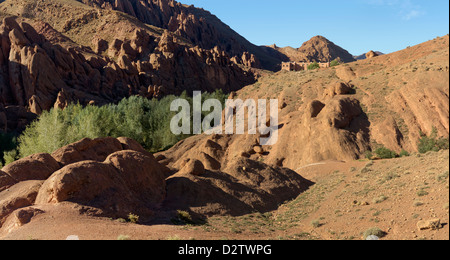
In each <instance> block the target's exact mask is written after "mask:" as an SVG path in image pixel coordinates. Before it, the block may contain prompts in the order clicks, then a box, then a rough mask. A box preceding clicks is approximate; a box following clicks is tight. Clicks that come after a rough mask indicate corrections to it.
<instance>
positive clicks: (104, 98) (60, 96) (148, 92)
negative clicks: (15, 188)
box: [0, 18, 254, 130]
mask: <svg viewBox="0 0 450 260" xmlns="http://www.w3.org/2000/svg"><path fill="white" fill-rule="evenodd" d="M35 27H36V28H37V29H35ZM58 35H59V33H58V32H57V31H55V30H54V29H52V28H51V27H50V25H48V24H45V23H42V22H37V23H36V25H35V26H32V25H30V24H28V23H25V22H18V20H17V19H15V18H6V19H4V21H3V23H2V25H1V27H0V42H1V46H0V53H1V54H2V55H0V105H1V106H2V107H1V108H0V127H1V128H3V129H6V128H7V129H12V130H16V129H17V128H18V129H19V130H21V129H22V130H23V127H24V125H26V124H27V122H29V121H30V120H32V119H34V117H33V116H32V114H35V115H36V114H40V113H42V112H43V111H45V110H49V109H50V108H54V107H55V108H64V107H65V106H67V105H68V104H70V103H77V102H79V103H81V104H84V105H87V104H95V105H103V104H106V103H114V102H118V101H119V100H121V99H122V98H124V97H129V96H131V95H141V96H145V97H148V98H153V97H162V96H164V95H168V94H176V95H179V94H181V93H182V92H183V91H188V93H190V92H192V91H193V90H201V91H210V92H211V91H214V90H216V89H222V90H224V91H225V92H227V91H233V90H237V89H240V88H241V87H243V86H244V85H246V84H250V83H252V82H253V81H254V76H253V75H252V73H250V72H246V71H243V70H242V69H241V68H240V67H239V66H237V65H236V64H234V63H232V62H231V61H230V58H229V57H228V55H227V54H226V53H224V52H222V51H220V50H219V49H218V48H213V49H211V50H204V49H201V48H200V47H198V46H195V47H189V46H186V45H180V44H178V43H177V40H176V39H175V38H174V36H173V35H172V34H171V33H169V32H168V31H165V32H164V33H163V34H162V35H161V36H160V37H154V36H152V35H150V33H149V32H147V31H145V30H142V29H139V28H137V29H135V31H134V34H133V35H132V36H131V38H130V39H115V40H114V41H113V42H112V43H108V42H107V41H104V40H102V39H99V40H98V41H97V50H96V51H97V52H98V53H99V54H106V56H102V55H99V54H97V53H94V52H93V51H91V50H89V49H88V48H85V47H74V46H76V45H74V44H73V42H71V41H70V40H69V39H67V38H64V36H58ZM61 42H62V43H64V44H62V45H63V46H66V47H62V46H61V45H60V44H61ZM248 62H250V63H251V61H248ZM205 64H206V65H205ZM14 107H16V108H17V109H18V111H17V112H16V113H15V114H16V115H17V116H13V115H12V113H14V111H13V108H14ZM27 113H31V114H30V115H28V114H27ZM5 118H6V119H5Z"/></svg>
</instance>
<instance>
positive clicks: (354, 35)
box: [179, 0, 449, 55]
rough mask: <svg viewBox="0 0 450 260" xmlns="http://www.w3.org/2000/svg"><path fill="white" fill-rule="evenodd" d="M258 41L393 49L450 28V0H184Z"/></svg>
mask: <svg viewBox="0 0 450 260" xmlns="http://www.w3.org/2000/svg"><path fill="white" fill-rule="evenodd" d="M179 2H181V3H183V4H193V5H195V6H196V7H202V8H204V9H206V10H208V11H210V12H211V13H213V14H215V15H216V16H217V17H218V18H219V19H221V20H222V21H223V22H224V23H226V24H228V25H229V26H230V27H231V28H233V29H234V30H235V31H236V32H238V33H239V34H241V35H242V36H244V37H245V38H246V39H248V40H249V41H250V42H252V43H254V44H257V45H270V44H273V43H275V44H277V45H278V46H281V47H284V46H292V47H296V48H298V47H300V46H301V44H302V43H303V42H305V41H307V40H309V39H310V38H311V37H313V36H316V35H322V36H325V37H326V38H328V39H329V40H331V41H332V42H334V43H335V44H337V45H339V46H341V47H343V48H344V49H346V50H348V51H349V52H350V53H352V54H354V55H359V54H363V53H366V52H367V51H369V50H376V51H382V52H384V53H390V52H394V51H398V50H401V49H404V48H406V47H407V46H413V45H416V44H419V43H422V42H425V41H428V40H431V39H433V38H435V37H437V36H443V35H446V34H448V33H449V1H448V0H427V1H424V0H341V1H337V0H334V1H332V0H320V1H314V0H310V1H304V0H276V1H273V0H270V1H269V0H227V1H224V0H179Z"/></svg>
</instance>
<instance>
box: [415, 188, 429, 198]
mask: <svg viewBox="0 0 450 260" xmlns="http://www.w3.org/2000/svg"><path fill="white" fill-rule="evenodd" d="M428 194H429V193H428V191H426V190H424V189H420V190H419V191H417V196H419V197H424V196H427V195H428Z"/></svg>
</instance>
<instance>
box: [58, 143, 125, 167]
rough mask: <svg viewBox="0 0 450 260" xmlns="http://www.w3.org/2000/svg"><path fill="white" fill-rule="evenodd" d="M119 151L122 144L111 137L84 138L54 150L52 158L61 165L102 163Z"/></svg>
mask: <svg viewBox="0 0 450 260" xmlns="http://www.w3.org/2000/svg"><path fill="white" fill-rule="evenodd" d="M121 150H123V147H122V144H121V143H120V142H119V140H117V139H115V138H112V137H107V138H97V139H90V138H84V139H82V140H80V141H78V142H76V143H73V144H69V145H67V146H64V147H62V148H60V149H58V150H56V151H55V152H53V153H52V156H53V157H54V158H55V159H56V161H58V162H60V163H61V164H62V165H69V164H72V163H76V162H81V161H87V160H92V161H97V162H103V161H104V160H105V159H106V158H107V157H108V156H109V155H110V154H112V153H115V152H118V151H121Z"/></svg>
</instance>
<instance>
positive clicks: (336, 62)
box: [308, 58, 342, 70]
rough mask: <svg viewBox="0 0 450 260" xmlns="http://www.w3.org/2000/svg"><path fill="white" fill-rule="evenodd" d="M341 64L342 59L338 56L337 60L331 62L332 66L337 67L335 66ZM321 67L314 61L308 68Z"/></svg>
mask: <svg viewBox="0 0 450 260" xmlns="http://www.w3.org/2000/svg"><path fill="white" fill-rule="evenodd" d="M341 64H342V62H341V59H340V58H337V59H335V60H333V61H331V62H330V67H335V66H338V65H341ZM319 68H320V65H319V63H317V62H313V63H311V64H309V65H308V70H315V69H319Z"/></svg>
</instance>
